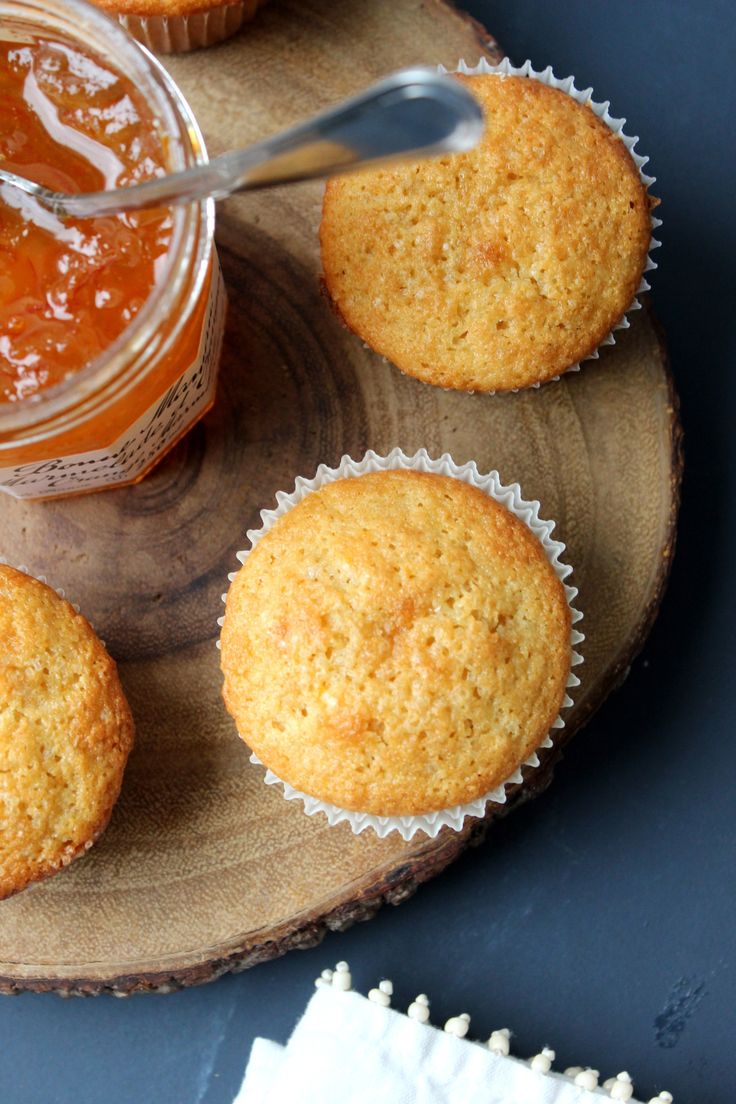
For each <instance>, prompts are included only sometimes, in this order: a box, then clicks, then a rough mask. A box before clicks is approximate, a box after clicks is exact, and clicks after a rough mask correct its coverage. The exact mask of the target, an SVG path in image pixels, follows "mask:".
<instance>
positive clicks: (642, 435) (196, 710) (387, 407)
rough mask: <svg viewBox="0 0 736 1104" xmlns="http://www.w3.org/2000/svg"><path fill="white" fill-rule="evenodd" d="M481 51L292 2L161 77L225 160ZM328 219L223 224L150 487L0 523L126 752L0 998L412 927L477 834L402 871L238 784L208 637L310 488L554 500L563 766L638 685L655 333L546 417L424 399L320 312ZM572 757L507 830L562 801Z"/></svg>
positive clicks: (374, 14)
mask: <svg viewBox="0 0 736 1104" xmlns="http://www.w3.org/2000/svg"><path fill="white" fill-rule="evenodd" d="M482 50H485V52H486V53H489V54H490V55H491V56H497V51H496V47H495V45H494V43H493V41H492V39H491V38H490V36H488V35H487V34H486V33H485V32H484V31H483V30H482V28H479V27H478V26H477V25H476V24H474V23H473V22H472V21H468V20H466V19H465V18H463V17H462V16H461V15H460V14H458V13H457V12H455V11H454V10H452V9H450V8H449V7H447V6H445V5H443V4H440V3H439V2H436V0H429V2H425V3H417V2H414V0H401V2H400V3H394V2H393V0H391V2H389V0H376V2H374V3H371V4H365V3H362V2H360V0H341V2H339V3H331V4H320V3H318V2H317V0H314V2H313V3H307V2H292V3H287V2H285V0H281V2H274V3H273V4H272V5H270V6H268V7H267V8H266V9H264V11H263V13H262V15H261V17H259V19H258V20H257V21H256V22H255V23H254V24H253V25H252V26H250V27H249V28H248V29H247V31H246V32H245V33H244V34H243V35H242V36H241V37H239V38H237V39H235V40H233V41H232V42H230V43H228V44H226V45H224V46H222V47H219V48H216V49H213V50H210V51H207V52H205V53H202V54H198V55H190V56H187V57H182V58H176V59H169V61H168V64H169V66H170V68H171V70H172V72H173V74H174V76H175V78H176V79H177V80H178V81H179V82H180V84H181V86H182V88H183V90H184V92H185V94H186V95H187V97H188V98H189V99H190V102H191V103H192V106H193V108H194V110H195V113H196V115H197V117H198V118H199V120H200V123H201V125H202V127H203V130H204V133H205V136H206V137H207V140H208V143H209V146H210V152H211V153H217V152H220V151H222V150H224V149H226V148H228V147H233V146H238V145H243V144H245V143H246V142H248V141H251V140H254V139H256V138H258V137H260V136H262V135H265V134H267V133H269V132H272V131H273V130H274V129H276V128H278V127H281V126H285V125H288V124H289V123H291V122H293V121H295V120H297V119H299V118H302V117H304V116H305V115H306V114H308V113H309V112H311V111H313V110H315V109H317V108H319V107H321V106H323V105H326V104H328V103H330V102H332V101H334V100H336V99H339V98H340V97H341V96H343V95H347V94H349V93H350V92H352V91H355V90H356V89H358V88H359V87H361V86H362V85H365V84H366V83H368V82H369V81H370V80H371V79H372V78H374V77H376V76H378V75H380V74H382V73H385V72H387V71H389V70H391V69H393V68H396V67H399V66H401V65H405V64H409V63H412V62H419V61H423V62H431V63H435V62H444V63H446V64H448V65H454V64H455V63H456V61H457V59H458V57H460V56H465V57H466V58H467V59H468V60H469V61H471V60H472V61H475V60H477V57H478V55H479V53H480V52H481V51H482ZM599 91H601V92H603V91H604V90H599ZM320 199H321V188H320V187H319V186H318V185H304V186H300V187H298V188H291V189H281V190H277V191H273V192H270V193H265V194H262V195H252V196H247V197H240V198H237V199H234V200H230V201H228V202H227V203H225V204H223V205H222V207H221V209H220V211H219V220H218V228H219V229H218V240H219V247H220V255H221V259H222V263H223V269H224V273H225V278H226V282H227V285H228V288H229V293H230V304H231V308H230V315H229V320H228V330H227V338H226V347H225V354H224V361H223V367H222V376H221V384H220V390H219V396H218V400H217V403H216V405H215V407H214V409H213V410H212V411H211V413H210V414H209V415H208V416H207V418H206V419H205V420H204V421H203V422H202V423H200V424H199V425H198V426H197V427H196V428H195V429H194V431H193V432H192V433H190V434H189V436H188V437H187V438H186V439H185V440H184V441H183V442H182V443H181V444H180V445H179V446H178V447H177V448H176V449H175V450H174V451H173V452H172V453H171V454H170V455H169V457H168V458H167V459H166V460H165V461H164V462H163V464H162V465H161V466H160V467H159V468H158V470H157V471H156V472H155V473H154V474H153V475H152V476H150V477H149V478H148V479H146V480H145V481H144V482H143V483H142V484H140V485H139V486H137V487H132V488H127V489H124V490H119V491H115V492H110V493H105V494H98V495H92V496H88V497H83V498H80V499H77V500H74V499H71V500H66V501H59V502H48V503H43V504H38V503H35V504H32V503H23V502H20V501H18V502H16V501H4V502H3V503H2V506H1V511H2V513H1V518H2V521H1V530H0V533H1V536H2V541H1V545H2V546H1V548H0V551H2V553H3V554H4V555H5V556H6V557H7V558H8V559H9V560H10V561H11V562H16V563H25V564H27V565H28V567H29V568H30V569H31V570H32V571H34V572H36V573H42V572H43V573H46V574H47V575H48V576H49V578H50V579H51V581H52V582H54V583H57V584H61V585H63V586H65V587H66V589H67V591H68V593H69V594H70V595H71V596H72V597H73V598H75V599H76V600H77V601H79V602H80V603H81V605H82V608H83V610H84V612H85V613H86V614H87V615H88V616H89V617H90V619H91V620H92V622H93V623H94V624H95V626H96V627H97V629H98V631H99V632H100V634H101V636H102V637H103V638H104V639H105V641H106V642H107V644H108V647H109V648H110V651H111V652H112V654H113V655H114V656H115V657H116V658H117V659H118V660H119V662H120V669H121V675H122V678H123V682H124V684H125V687H126V691H127V693H128V695H129V698H130V701H131V705H132V707H133V711H134V713H135V716H136V720H137V726H138V744H137V747H136V750H135V752H134V754H133V756H132V758H131V761H130V765H129V769H128V772H127V775H126V781H125V785H124V790H123V795H122V797H121V800H120V802H119V805H118V807H117V808H116V811H115V813H114V815H113V819H112V822H111V825H110V827H109V829H108V831H107V833H106V834H105V836H104V837H103V839H102V840H101V841H100V842H99V843H98V844H97V845H96V846H95V847H94V848H93V850H92V851H91V852H90V853H89V855H87V856H86V857H85V858H84V859H82V860H80V861H79V862H77V863H75V864H74V866H73V867H71V868H70V869H69V870H68V871H66V872H65V873H64V874H62V875H61V876H59V877H57V878H54V879H52V880H50V881H49V882H47V883H45V884H42V885H39V886H38V887H36V888H35V889H32V890H30V891H28V892H26V893H24V894H21V895H19V896H18V897H16V898H13V899H11V900H9V901H6V902H4V903H3V904H2V905H0V989H2V990H3V991H6V992H17V991H21V990H24V989H35V990H47V989H53V990H57V991H60V992H64V993H97V992H102V991H106V990H113V991H115V992H118V993H127V992H131V991H133V990H136V989H159V990H160V989H167V988H176V987H179V986H181V985H187V984H195V983H198V982H202V981H207V980H210V979H211V978H213V977H216V976H218V975H219V974H220V973H222V972H224V971H226V970H234V969H241V968H244V967H245V966H249V965H253V964H254V963H256V962H259V961H262V960H264V959H266V958H270V957H273V956H274V955H277V954H281V953H283V952H284V951H285V950H288V949H290V948H291V947H296V946H306V945H309V944H311V943H313V942H316V941H317V940H318V939H319V938H321V936H322V934H323V933H324V931H325V930H326V928H328V927H329V928H342V927H345V926H347V924H349V923H351V922H352V921H353V920H355V919H359V918H360V919H363V918H365V917H366V916H369V915H371V914H372V912H373V911H375V909H376V908H377V907H378V906H379V905H380V903H381V902H382V901H384V900H386V901H391V902H393V903H398V901H400V900H402V899H404V898H405V897H406V896H407V895H408V894H409V893H411V892H413V890H414V889H415V888H416V886H417V885H418V884H419V883H420V882H421V881H423V880H425V879H426V878H428V877H431V876H432V875H433V874H435V873H437V872H438V871H439V870H441V869H442V868H443V867H444V866H445V865H446V864H447V863H448V862H450V861H451V860H452V859H453V858H454V857H456V856H457V855H458V854H459V853H460V851H461V850H462V849H463V848H464V847H465V846H466V845H467V844H468V842H469V841H470V840H471V839H472V838H474V837H477V836H478V835H479V834H480V833H482V832H483V831H484V830H485V828H486V827H487V826H488V821H486V822H481V823H478V822H475V823H474V824H473V825H471V826H468V828H467V829H466V830H465V831H464V832H463V833H462V834H460V835H455V834H453V833H451V832H445V833H443V834H442V835H441V836H440V837H439V838H438V839H437V840H434V841H428V840H426V839H425V838H424V837H419V839H418V841H415V842H413V843H411V844H406V843H403V842H402V841H401V840H399V839H397V838H390V839H387V840H378V839H376V838H375V837H373V836H371V835H368V834H366V835H363V836H361V837H357V838H356V837H354V836H352V835H351V833H350V830H349V829H348V828H347V827H346V826H341V827H339V828H333V829H330V828H328V827H327V826H326V824H325V822H324V821H323V820H322V819H321V818H307V817H305V816H304V815H303V813H302V812H301V811H300V806H298V805H297V804H293V803H287V802H285V801H283V800H282V799H281V798H280V797H279V795H278V793H277V792H275V791H274V790H273V789H271V788H267V787H266V786H264V785H263V784H262V772H261V770H260V769H259V768H256V767H254V766H252V765H251V764H250V763H249V762H248V756H247V751H246V749H245V748H244V747H243V745H242V744H241V742H240V741H239V740H238V739H237V738H236V735H235V732H234V728H233V726H232V723H231V721H230V720H229V718H228V717H227V715H226V713H225V711H224V709H223V707H222V704H221V701H220V683H221V680H220V675H219V670H218V654H217V652H216V650H215V646H214V641H215V637H216V624H215V619H216V618H217V616H218V615H219V613H220V612H221V608H222V607H221V603H220V595H221V593H222V591H223V589H224V587H225V585H226V575H227V572H228V571H229V570H231V569H232V568H233V566H234V560H233V555H234V552H235V550H236V549H238V548H240V547H242V546H243V545H244V543H245V538H244V534H245V531H246V529H247V528H248V527H250V526H253V525H255V524H258V511H259V509H260V508H262V507H267V506H269V505H271V504H272V503H273V497H274V494H275V492H276V491H277V490H279V489H282V488H283V489H290V488H291V487H292V486H293V481H294V478H295V476H296V475H298V474H304V475H311V474H312V473H313V472H314V469H315V467H316V466H317V464H318V463H320V462H327V463H335V462H337V460H338V459H339V457H340V456H341V455H342V454H343V453H345V452H348V453H350V454H352V455H354V456H359V455H362V454H363V452H364V451H365V450H366V449H367V448H369V447H370V448H374V449H376V450H377V451H380V452H385V451H387V450H388V449H390V448H391V447H392V446H394V445H397V444H398V445H401V446H402V447H403V448H404V449H405V450H408V451H410V450H414V449H416V448H419V447H420V446H426V447H427V448H428V449H429V450H430V452H432V453H435V454H437V453H440V452H441V451H443V450H448V451H450V452H451V453H452V455H453V456H454V458H455V459H456V460H457V461H459V462H463V461H465V460H469V459H475V460H476V461H477V462H478V464H479V466H480V467H481V469H488V468H491V467H495V468H498V470H499V471H500V473H501V476H502V477H503V479H505V480H507V481H513V480H518V481H519V482H520V483H521V485H522V488H523V492H524V494H525V496H526V497H529V498H538V499H539V500H540V501H541V503H542V516H544V517H552V518H556V519H557V521H558V526H559V528H558V534H559V536H560V537H561V538H562V539H563V540H564V541H565V542H566V543H567V545H568V553H567V557H566V558H567V559H568V561H569V562H571V563H572V564H573V565H574V567H575V582H576V584H577V585H578V586H579V588H580V598H579V602H578V604H579V606H580V607H581V608H582V609H583V611H584V613H585V622H584V625H583V628H584V630H585V632H586V635H587V641H586V645H585V649H584V650H585V660H586V662H585V665H584V667H583V669H582V675H583V685H582V686H581V688H580V691H579V693H578V696H577V702H576V706H575V708H574V710H573V711H572V714H571V715H570V717H569V721H568V727H567V729H566V730H565V731H564V733H563V737H564V739H567V738H569V736H570V735H571V734H572V733H573V732H575V731H576V730H577V729H578V728H579V727H580V725H581V724H582V723H583V722H584V721H585V720H586V719H587V718H588V717H589V716H590V714H591V713H592V712H593V710H594V709H596V708H597V707H598V705H599V704H600V703H601V702H602V700H603V699H604V698H605V696H606V694H607V693H608V692H609V691H610V689H611V688H612V687H613V686H614V685H615V684H616V683H617V681H618V680H619V679H620V678H621V677H622V675H623V673H624V672H625V670H626V668H627V666H628V664H629V663H630V662H631V659H632V656H633V655H634V654H635V653H636V651H637V650H638V648H639V647H640V645H641V643H642V642H643V639H644V637H645V636H646V633H647V631H648V629H649V627H650V625H651V622H652V620H653V618H654V615H655V613H656V609H657V606H658V603H659V600H660V597H661V593H662V590H663V587H664V584H665V581H666V577H667V570H668V565H669V559H670V556H671V553H672V547H673V540H674V523H675V516H676V508H677V498H678V487H679V476H680V467H681V462H680V453H679V441H680V438H679V427H678V421H677V411H676V403H675V399H674V396H673V391H672V387H671V382H670V379H669V377H668V373H667V367H666V361H665V356H664V352H663V348H662V344H661V341H660V338H659V336H658V334H657V332H656V329H655V327H654V325H653V322H652V319H651V317H650V316H649V314H648V311H646V310H644V311H641V312H639V313H638V315H636V316H634V324H633V325H632V328H631V329H630V330H629V331H628V332H626V333H624V334H623V335H622V336H621V338H620V340H619V343H618V344H617V346H616V347H615V348H613V349H609V350H606V351H605V353H604V354H603V356H602V357H601V360H600V362H598V363H591V364H588V365H586V366H585V367H584V369H583V371H582V372H580V373H579V374H571V375H569V376H567V377H566V378H564V379H563V380H562V381H561V382H559V383H556V384H549V385H547V386H546V387H544V388H542V389H541V390H539V391H530V392H526V393H522V394H518V395H505V396H496V397H492V396H476V395H467V394H459V393H449V392H443V391H440V390H436V389H433V388H430V387H428V386H426V385H423V384H421V383H418V382H416V381H414V380H410V379H408V378H405V377H403V376H401V375H400V374H399V373H398V372H397V371H396V370H395V369H394V368H392V367H391V366H390V365H388V364H387V363H385V362H384V361H382V360H381V359H379V358H377V357H375V356H374V355H373V354H372V353H370V352H369V351H367V350H366V349H364V348H363V347H362V345H361V344H360V342H358V341H357V340H356V339H354V338H353V337H352V336H351V335H349V334H348V333H347V332H345V331H344V330H343V329H342V328H341V327H340V324H339V322H338V321H337V319H336V318H335V317H334V316H333V314H332V313H331V312H330V310H329V308H328V306H327V304H326V303H325V302H324V300H323V299H322V298H321V296H320V292H319V283H318V276H319V261H318V250H317V240H316V230H317V225H318V221H319V205H320ZM561 746H562V742H561V741H560V742H559V743H558V745H557V746H556V747H555V748H554V749H552V751H550V752H549V753H548V754H547V755H546V756H545V759H544V762H543V765H542V767H541V768H539V769H538V770H537V771H534V772H527V777H526V780H525V783H524V784H523V785H522V786H520V787H517V788H516V791H515V793H514V794H513V795H512V799H511V801H510V802H509V804H508V806H507V807H506V811H507V810H508V808H511V807H513V806H514V805H515V804H516V803H518V802H519V801H521V800H524V799H525V798H526V797H528V796H531V795H532V794H533V793H535V792H538V790H539V789H540V788H543V786H544V785H546V784H547V782H548V781H549V778H550V776H551V770H552V766H553V764H554V761H555V759H556V758H557V757H558V755H559V752H560V748H561ZM496 815H498V814H496ZM489 819H492V817H491V818H489Z"/></svg>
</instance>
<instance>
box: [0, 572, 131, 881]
mask: <svg viewBox="0 0 736 1104" xmlns="http://www.w3.org/2000/svg"><path fill="white" fill-rule="evenodd" d="M0 641H2V648H1V649H0V899H2V898H4V897H8V896H10V895H11V894H13V893H17V892H18V891H19V890H21V889H24V888H25V887H26V886H27V885H29V884H30V883H31V882H35V881H37V880H38V879H39V878H44V877H46V876H47V875H49V874H53V873H54V872H55V871H57V870H60V869H61V868H62V867H63V866H66V865H67V864H68V863H70V862H71V861H72V859H74V858H76V857H77V855H80V854H81V853H83V852H84V851H86V850H88V848H89V847H91V845H92V844H93V843H94V841H95V840H96V839H97V837H98V836H99V835H100V833H101V832H102V831H103V830H104V828H105V826H106V825H107V822H108V820H109V818H110V813H111V812H112V808H113V805H114V804H115V801H116V799H117V796H118V793H119V791H120V785H121V782H122V778H123V771H124V768H125V763H126V760H127V758H128V753H129V752H130V749H131V747H132V744H133V720H132V717H131V714H130V709H129V708H128V703H127V702H126V700H125V696H124V694H123V690H122V687H121V685H120V681H119V679H118V675H117V670H116V667H115V663H114V662H113V660H112V659H111V658H110V656H109V655H108V654H107V652H106V651H105V648H104V647H103V645H102V644H101V642H100V641H99V640H98V638H97V636H96V635H95V633H94V631H93V630H92V628H91V626H90V625H89V623H88V622H87V621H86V620H85V619H84V617H82V616H81V615H80V614H78V613H76V612H75V610H74V609H73V607H72V606H71V605H70V604H69V602H66V601H64V599H63V598H60V597H59V595H58V594H57V593H56V592H55V591H54V590H52V589H51V587H48V586H46V585H45V584H44V583H41V582H39V581H38V580H37V579H34V578H31V577H30V576H29V575H25V574H24V573H23V572H21V571H16V570H15V569H14V568H11V567H7V566H5V565H3V564H0Z"/></svg>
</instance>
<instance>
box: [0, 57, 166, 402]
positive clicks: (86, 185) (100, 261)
mask: <svg viewBox="0 0 736 1104" xmlns="http://www.w3.org/2000/svg"><path fill="white" fill-rule="evenodd" d="M0 103H2V115H0V165H2V167H3V168H4V169H8V170H10V172H14V173H17V174H18V175H20V176H26V177H28V178H30V179H32V180H34V181H36V183H38V184H43V185H44V186H45V187H47V188H51V189H52V191H58V192H80V191H82V192H92V191H98V190H101V189H105V188H117V187H122V186H124V185H126V184H135V183H138V182H140V181H142V180H147V179H150V178H151V177H152V176H156V175H159V174H161V173H163V172H164V171H165V156H164V151H163V146H162V139H161V136H160V135H159V134H158V132H157V130H156V127H155V125H154V120H153V119H152V117H151V112H150V110H149V109H148V107H147V106H146V104H145V103H144V102H143V100H142V97H141V95H140V93H139V92H138V91H137V89H136V88H135V86H134V85H133V83H132V81H130V80H128V79H126V78H124V77H123V76H122V75H121V74H119V73H116V72H115V71H114V70H112V69H111V68H110V66H109V65H104V64H103V63H102V62H101V61H100V60H99V59H98V58H93V57H91V56H90V55H89V54H88V53H87V52H85V51H83V50H82V49H80V48H78V47H77V48H75V47H74V46H70V45H67V44H65V43H62V42H53V41H45V40H39V41H37V42H35V43H26V44H21V43H18V44H11V43H0ZM171 228H172V219H171V213H170V212H169V211H143V212H141V213H135V214H128V215H115V216H112V217H109V218H97V219H89V220H79V221H67V222H62V221H61V220H60V219H59V218H57V217H56V216H55V215H53V214H51V212H49V211H46V210H45V209H43V208H42V207H41V206H40V204H39V203H38V201H37V200H36V199H34V198H33V197H32V196H27V195H24V194H23V193H22V192H20V191H18V190H17V189H14V188H13V187H12V186H11V185H8V184H5V185H2V184H0V401H3V400H4V401H6V402H15V401H18V400H20V399H25V398H27V397H29V396H30V395H32V394H34V393H35V392H36V391H38V390H40V389H41V388H44V387H48V386H51V385H53V384H55V383H58V382H59V381H60V380H63V379H67V378H68V377H69V376H71V375H72V374H73V373H74V372H76V371H78V370H79V369H80V368H82V367H83V366H84V365H85V364H88V363H89V362H90V361H91V360H93V359H94V358H95V357H97V356H99V355H100V353H102V352H103V351H104V350H105V349H106V348H107V347H108V346H109V345H111V344H112V342H113V341H114V340H115V338H116V337H119V335H120V334H121V333H122V332H123V330H124V329H125V328H126V326H127V325H128V323H129V322H130V321H131V320H132V319H133V318H134V317H135V315H136V314H137V313H138V311H139V310H140V308H141V306H142V305H143V303H144V302H145V301H146V299H147V298H148V296H149V294H150V293H151V290H152V288H153V287H154V285H155V283H156V278H157V270H158V269H160V267H161V265H160V261H161V258H162V257H164V256H165V254H166V252H167V250H168V247H169V244H170V241H171Z"/></svg>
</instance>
